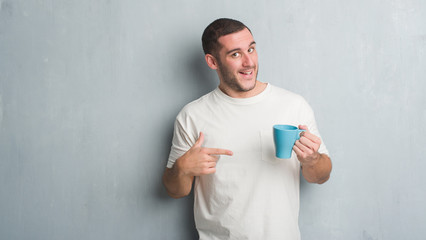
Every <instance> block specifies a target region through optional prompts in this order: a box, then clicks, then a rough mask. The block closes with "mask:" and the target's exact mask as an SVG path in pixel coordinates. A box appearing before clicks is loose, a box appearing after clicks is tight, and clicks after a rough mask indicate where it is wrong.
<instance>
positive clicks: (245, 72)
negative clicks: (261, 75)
mask: <svg viewBox="0 0 426 240" xmlns="http://www.w3.org/2000/svg"><path fill="white" fill-rule="evenodd" d="M240 74H242V75H245V76H250V75H252V74H253V70H246V71H240Z"/></svg>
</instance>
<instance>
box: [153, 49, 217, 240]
mask: <svg viewBox="0 0 426 240" xmlns="http://www.w3.org/2000/svg"><path fill="white" fill-rule="evenodd" d="M194 46H196V45H195V44H193V45H192V46H189V47H188V48H187V49H191V50H189V51H187V55H184V56H182V55H180V56H176V58H177V59H176V62H177V63H181V64H182V65H183V66H182V68H183V69H185V70H186V72H187V76H189V77H188V78H186V79H181V82H182V88H183V89H185V91H182V92H183V93H184V94H191V96H189V97H188V96H185V97H184V99H188V98H189V99H191V100H190V101H192V100H195V99H197V98H199V97H201V96H202V95H204V94H206V93H208V92H210V91H212V90H213V89H215V88H216V87H217V85H218V80H217V79H218V78H217V74H216V72H215V71H213V70H212V69H210V68H209V67H208V66H207V64H206V62H205V59H204V53H203V52H202V50H201V51H200V49H199V48H198V47H194ZM182 58H183V59H182ZM185 104H187V103H185ZM185 104H184V105H185ZM182 106H183V105H182ZM179 111H180V109H176V113H178V112H179ZM175 117H176V116H173V118H171V119H170V120H167V122H166V123H165V124H166V126H167V128H168V129H167V130H166V131H165V132H163V135H162V136H161V146H160V149H159V151H160V152H159V153H158V157H160V158H161V159H163V161H159V164H161V166H160V167H159V168H160V169H161V171H159V172H158V178H157V181H155V182H156V184H155V186H154V195H155V198H156V199H158V200H159V201H162V202H163V203H164V204H169V203H170V201H176V200H174V199H172V198H170V197H169V196H168V195H167V192H166V190H165V188H164V186H163V183H162V178H161V177H162V174H163V171H164V169H165V167H166V164H167V159H168V155H169V151H170V146H171V142H172V138H173V127H174V120H175ZM182 200H183V201H182ZM182 200H180V201H181V202H182V204H183V206H182V207H183V208H184V209H183V211H184V212H187V213H188V214H186V215H185V219H180V221H183V222H184V223H185V225H186V229H187V231H188V233H189V235H191V236H192V237H191V239H198V234H197V231H196V230H195V222H194V217H193V205H194V197H193V191H191V194H190V195H189V196H187V197H185V198H183V199H182Z"/></svg>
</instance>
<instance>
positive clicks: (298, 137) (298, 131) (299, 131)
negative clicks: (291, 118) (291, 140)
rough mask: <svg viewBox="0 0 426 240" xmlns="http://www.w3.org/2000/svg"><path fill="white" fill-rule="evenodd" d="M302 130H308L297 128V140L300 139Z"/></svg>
mask: <svg viewBox="0 0 426 240" xmlns="http://www.w3.org/2000/svg"><path fill="white" fill-rule="evenodd" d="M301 132H306V130H303V129H297V139H296V140H299V139H300V133H301Z"/></svg>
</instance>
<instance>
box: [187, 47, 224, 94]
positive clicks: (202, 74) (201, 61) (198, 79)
mask: <svg viewBox="0 0 426 240" xmlns="http://www.w3.org/2000/svg"><path fill="white" fill-rule="evenodd" d="M200 44H201V43H198V45H195V44H193V45H192V46H191V48H188V49H192V51H189V54H188V56H187V58H186V60H187V61H186V62H185V63H186V64H185V67H186V69H187V71H188V72H189V76H190V78H189V81H188V84H190V85H191V86H187V87H186V86H185V87H186V88H187V89H194V90H197V92H196V93H197V96H195V97H194V100H195V99H197V98H198V97H200V96H202V95H204V94H206V93H208V92H210V91H212V90H213V89H215V88H216V87H217V86H218V84H219V80H218V76H217V74H216V71H215V70H212V69H210V68H209V66H208V65H207V63H206V60H205V58H204V52H203V51H202V49H201V46H199V45H200ZM194 46H196V47H194Z"/></svg>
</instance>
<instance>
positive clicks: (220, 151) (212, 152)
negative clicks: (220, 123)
mask: <svg viewBox="0 0 426 240" xmlns="http://www.w3.org/2000/svg"><path fill="white" fill-rule="evenodd" d="M204 150H205V151H206V153H207V154H209V155H228V156H232V154H233V152H232V151H231V150H227V149H220V148H205V149H204Z"/></svg>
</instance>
